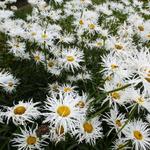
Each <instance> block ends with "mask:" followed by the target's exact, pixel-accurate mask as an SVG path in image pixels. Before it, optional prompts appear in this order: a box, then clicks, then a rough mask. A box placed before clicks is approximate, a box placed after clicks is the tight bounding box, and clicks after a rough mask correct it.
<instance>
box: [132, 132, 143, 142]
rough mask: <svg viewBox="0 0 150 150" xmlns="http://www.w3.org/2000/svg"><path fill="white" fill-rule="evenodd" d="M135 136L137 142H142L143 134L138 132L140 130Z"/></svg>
mask: <svg viewBox="0 0 150 150" xmlns="http://www.w3.org/2000/svg"><path fill="white" fill-rule="evenodd" d="M133 135H134V137H135V138H136V139H137V140H142V139H143V135H142V133H141V132H140V131H138V130H135V131H134V132H133Z"/></svg>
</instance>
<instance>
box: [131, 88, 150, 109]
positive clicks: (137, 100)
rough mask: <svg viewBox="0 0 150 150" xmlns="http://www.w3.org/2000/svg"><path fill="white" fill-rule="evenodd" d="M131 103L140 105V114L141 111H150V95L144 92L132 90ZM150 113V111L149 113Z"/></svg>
mask: <svg viewBox="0 0 150 150" xmlns="http://www.w3.org/2000/svg"><path fill="white" fill-rule="evenodd" d="M131 93H132V94H131V98H130V99H131V101H132V102H133V103H134V104H133V105H135V104H138V112H140V109H143V108H145V109H146V110H147V111H149V109H150V97H149V94H147V93H145V92H144V91H143V92H141V91H140V90H138V89H137V90H134V89H133V90H132V91H131ZM149 112H150V111H149Z"/></svg>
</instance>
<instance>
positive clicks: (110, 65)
mask: <svg viewBox="0 0 150 150" xmlns="http://www.w3.org/2000/svg"><path fill="white" fill-rule="evenodd" d="M126 57H127V56H126V55H118V54H114V53H113V52H111V53H109V54H108V55H107V56H104V57H102V63H101V64H102V67H103V68H104V69H103V70H102V72H104V73H105V74H107V75H108V76H110V75H115V76H117V77H119V78H122V79H123V78H126V77H128V76H129V75H130V70H129V69H127V67H128V65H127V64H126V61H125V60H127V59H126Z"/></svg>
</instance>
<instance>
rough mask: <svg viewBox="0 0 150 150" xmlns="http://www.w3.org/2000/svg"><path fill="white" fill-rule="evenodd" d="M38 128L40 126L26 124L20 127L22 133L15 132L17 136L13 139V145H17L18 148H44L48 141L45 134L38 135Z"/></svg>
mask: <svg viewBox="0 0 150 150" xmlns="http://www.w3.org/2000/svg"><path fill="white" fill-rule="evenodd" d="M37 129H38V126H36V128H34V129H32V128H30V127H28V128H27V127H26V126H24V127H23V128H20V131H21V133H14V136H15V137H14V138H13V139H12V140H11V142H12V144H13V145H12V146H13V147H17V149H18V150H31V149H37V150H42V149H43V147H44V146H46V145H47V144H48V143H47V142H46V141H45V139H46V137H45V136H42V137H41V138H39V137H38V136H37V134H36V131H37Z"/></svg>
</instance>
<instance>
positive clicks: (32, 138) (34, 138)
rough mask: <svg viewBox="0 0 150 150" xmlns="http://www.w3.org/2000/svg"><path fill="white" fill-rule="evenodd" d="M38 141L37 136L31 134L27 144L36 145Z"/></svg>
mask: <svg viewBox="0 0 150 150" xmlns="http://www.w3.org/2000/svg"><path fill="white" fill-rule="evenodd" d="M36 141H37V138H36V137H35V136H29V137H28V138H27V144H28V145H34V144H35V143H36Z"/></svg>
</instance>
